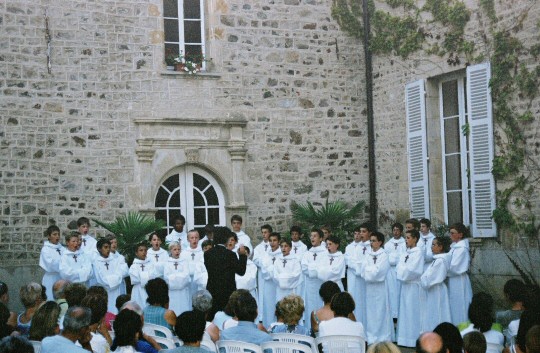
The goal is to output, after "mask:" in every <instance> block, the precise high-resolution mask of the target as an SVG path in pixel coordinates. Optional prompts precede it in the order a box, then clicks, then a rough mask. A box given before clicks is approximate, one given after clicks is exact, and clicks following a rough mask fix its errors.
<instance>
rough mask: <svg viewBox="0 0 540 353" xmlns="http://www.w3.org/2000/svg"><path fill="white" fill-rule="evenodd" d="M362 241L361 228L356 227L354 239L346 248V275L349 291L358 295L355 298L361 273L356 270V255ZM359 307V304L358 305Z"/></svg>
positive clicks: (353, 294)
mask: <svg viewBox="0 0 540 353" xmlns="http://www.w3.org/2000/svg"><path fill="white" fill-rule="evenodd" d="M361 243H362V240H361V238H360V228H355V229H354V233H353V241H352V243H350V244H349V245H347V247H346V248H345V266H346V268H347V270H346V276H347V292H349V293H350V294H351V295H352V296H353V298H355V297H356V299H355V300H357V299H358V298H357V297H358V295H357V294H356V293H357V291H358V285H357V280H358V278H359V277H357V276H360V274H357V273H356V271H355V265H354V264H355V262H356V256H358V254H359V253H358V247H359V246H360V244H361ZM356 307H357V308H358V305H356Z"/></svg>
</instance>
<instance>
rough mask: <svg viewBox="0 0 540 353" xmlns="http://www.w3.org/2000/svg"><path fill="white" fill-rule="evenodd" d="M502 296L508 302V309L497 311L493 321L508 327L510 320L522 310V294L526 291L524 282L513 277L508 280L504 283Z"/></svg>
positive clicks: (504, 327) (515, 318) (517, 316)
mask: <svg viewBox="0 0 540 353" xmlns="http://www.w3.org/2000/svg"><path fill="white" fill-rule="evenodd" d="M503 292H504V297H505V299H506V300H507V301H508V303H509V304H510V309H508V310H504V311H498V312H497V313H496V315H495V321H496V322H497V323H499V324H501V326H502V327H503V330H504V329H506V328H507V327H508V324H510V322H512V321H514V320H517V319H519V317H520V316H521V313H522V312H523V295H524V293H525V292H526V288H525V284H524V283H523V282H522V281H520V280H518V279H515V278H512V279H510V280H508V281H507V282H506V283H505V284H504V289H503Z"/></svg>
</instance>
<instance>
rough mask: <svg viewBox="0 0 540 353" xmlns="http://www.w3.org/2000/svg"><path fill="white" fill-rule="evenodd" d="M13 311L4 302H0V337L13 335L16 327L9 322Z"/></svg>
mask: <svg viewBox="0 0 540 353" xmlns="http://www.w3.org/2000/svg"><path fill="white" fill-rule="evenodd" d="M10 315H11V313H10V312H9V309H8V308H7V306H5V305H4V303H1V302H0V338H4V337H6V336H9V335H11V333H12V332H13V330H14V327H13V326H11V325H9V324H8V320H9V317H10Z"/></svg>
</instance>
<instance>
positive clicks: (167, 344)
mask: <svg viewBox="0 0 540 353" xmlns="http://www.w3.org/2000/svg"><path fill="white" fill-rule="evenodd" d="M152 338H153V339H155V340H156V342H157V344H159V345H160V346H161V349H173V348H176V344H175V343H174V341H173V340H171V339H168V338H164V337H152Z"/></svg>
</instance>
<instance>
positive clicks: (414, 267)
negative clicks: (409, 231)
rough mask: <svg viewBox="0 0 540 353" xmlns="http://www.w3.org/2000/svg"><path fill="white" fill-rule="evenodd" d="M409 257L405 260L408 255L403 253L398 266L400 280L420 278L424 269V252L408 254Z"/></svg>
mask: <svg viewBox="0 0 540 353" xmlns="http://www.w3.org/2000/svg"><path fill="white" fill-rule="evenodd" d="M408 255H409V258H408V260H407V262H405V260H404V258H405V257H406V256H407V255H402V257H401V259H400V261H399V264H398V265H397V267H396V272H397V279H399V280H400V281H414V280H419V279H420V276H421V275H422V273H423V270H424V256H423V253H419V254H418V255H417V254H414V255H412V256H411V254H408ZM402 260H403V261H402Z"/></svg>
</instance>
